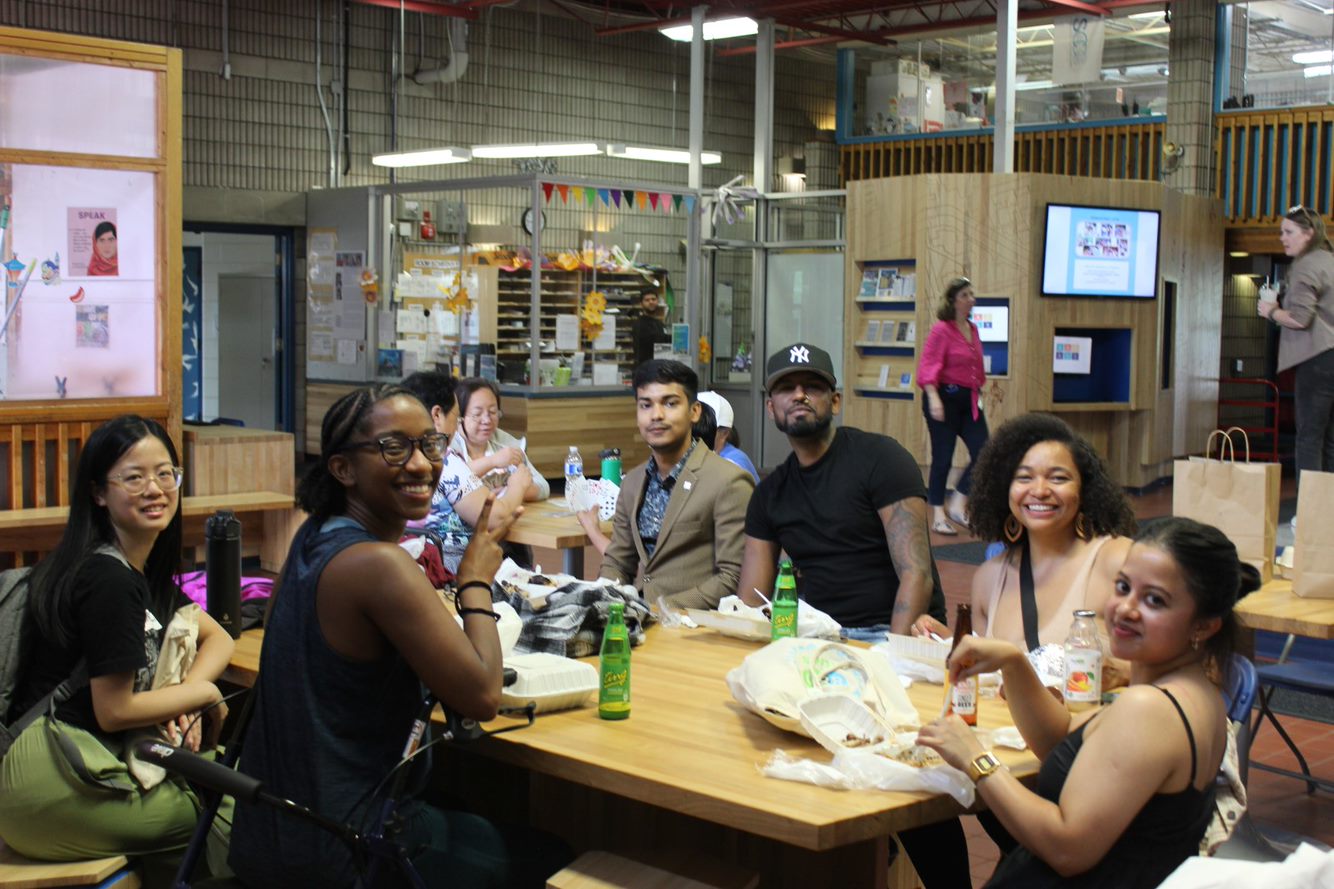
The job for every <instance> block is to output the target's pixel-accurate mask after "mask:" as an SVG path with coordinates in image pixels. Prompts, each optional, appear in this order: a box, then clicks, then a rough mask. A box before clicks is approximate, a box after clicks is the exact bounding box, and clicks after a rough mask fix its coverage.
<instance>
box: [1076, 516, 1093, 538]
mask: <svg viewBox="0 0 1334 889" xmlns="http://www.w3.org/2000/svg"><path fill="white" fill-rule="evenodd" d="M1075 536H1076V537H1078V538H1079V539H1080V540H1092V539H1093V533H1092V532H1091V531H1089V523H1088V519H1087V518H1086V517H1085V516H1084V514H1083V513H1082V512H1081V513H1080V514H1079V515H1077V516H1075Z"/></svg>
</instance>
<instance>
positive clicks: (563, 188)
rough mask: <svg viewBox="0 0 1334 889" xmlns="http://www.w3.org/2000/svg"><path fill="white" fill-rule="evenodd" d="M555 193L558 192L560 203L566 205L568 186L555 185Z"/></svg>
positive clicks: (568, 193)
mask: <svg viewBox="0 0 1334 889" xmlns="http://www.w3.org/2000/svg"><path fill="white" fill-rule="evenodd" d="M556 191H558V192H560V202H561V203H562V204H568V203H569V202H570V186H568V185H557V186H556Z"/></svg>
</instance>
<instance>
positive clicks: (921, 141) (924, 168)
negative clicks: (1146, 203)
mask: <svg viewBox="0 0 1334 889" xmlns="http://www.w3.org/2000/svg"><path fill="white" fill-rule="evenodd" d="M1163 132H1164V129H1163V124H1162V122H1152V123H1134V124H1124V123H1116V124H1108V125H1107V126H1105V127H1063V128H1053V129H1049V130H1023V131H1021V132H1018V133H1016V134H1015V137H1014V158H1015V164H1014V166H1015V172H1016V173H1058V174H1063V175H1068V176H1090V177H1094V178H1099V179H1147V180H1156V179H1157V178H1158V176H1159V172H1160V169H1159V158H1160V157H1161V156H1162V144H1163ZM994 145H995V140H994V139H993V138H992V136H991V134H990V133H976V134H970V135H962V136H950V135H931V136H912V137H909V138H900V139H892V140H886V141H884V142H865V143H858V144H855V145H844V146H841V148H840V149H839V157H840V162H839V176H840V178H841V180H842V182H843V183H844V185H846V184H847V183H849V182H856V181H859V180H864V179H883V178H886V177H890V176H918V175H922V174H925V173H990V172H991V166H992V160H993V157H994V153H995V152H994Z"/></svg>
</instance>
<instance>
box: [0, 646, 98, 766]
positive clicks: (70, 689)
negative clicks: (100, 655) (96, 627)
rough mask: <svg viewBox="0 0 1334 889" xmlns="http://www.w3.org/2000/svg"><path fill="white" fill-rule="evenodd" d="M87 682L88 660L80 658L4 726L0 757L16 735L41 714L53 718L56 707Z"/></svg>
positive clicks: (15, 738) (6, 751) (72, 695)
mask: <svg viewBox="0 0 1334 889" xmlns="http://www.w3.org/2000/svg"><path fill="white" fill-rule="evenodd" d="M87 684H88V662H87V661H86V660H82V659H81V660H80V661H79V662H78V664H76V665H75V667H74V672H72V673H70V675H69V676H68V677H66V678H65V681H64V682H62V683H60V684H59V685H57V686H56V687H55V688H53V689H51V690H50V691H48V692H47V693H46V694H44V695H42V697H41V699H40V700H38V701H37V702H36V703H34V704H33V705H32V706H31V707H29V708H28V709H27V710H26V711H24V713H23V715H22V716H20V717H19V718H18V719H16V720H15V721H13V722H11V723H10V724H9V725H8V726H6V727H5V731H6V732H7V733H8V737H7V738H5V739H4V741H3V743H4V745H5V748H4V749H3V750H0V757H2V756H3V755H4V754H6V753H8V752H9V745H11V744H13V743H14V741H15V740H17V739H18V736H19V735H21V734H23V732H24V730H25V729H26V728H28V726H30V725H32V724H33V723H34V722H36V721H37V720H38V719H39V718H40V717H41V716H43V715H47V716H50V717H52V718H53V719H54V718H55V715H56V708H57V707H59V706H60V705H61V704H63V703H65V702H66V701H68V700H69V699H70V698H72V697H74V695H75V693H76V692H78V691H80V690H82V689H83V687H84V686H85V685H87Z"/></svg>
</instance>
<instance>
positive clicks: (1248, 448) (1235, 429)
mask: <svg viewBox="0 0 1334 889" xmlns="http://www.w3.org/2000/svg"><path fill="white" fill-rule="evenodd" d="M1234 432H1236V433H1239V434H1240V435H1241V440H1242V441H1244V442H1245V443H1246V462H1247V463H1249V462H1251V437H1250V436H1249V435H1247V434H1246V430H1245V429H1242V428H1241V427H1240V426H1229V427H1227V430H1226V431H1225V432H1224V433H1223V434H1224V435H1226V436H1227V440H1228V441H1232V433H1234ZM1232 452H1233V455H1234V456H1235V454H1236V446H1235V445H1234V446H1233V449H1232Z"/></svg>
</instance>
